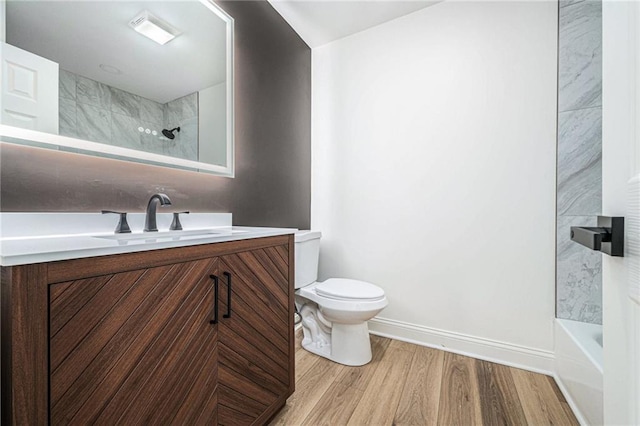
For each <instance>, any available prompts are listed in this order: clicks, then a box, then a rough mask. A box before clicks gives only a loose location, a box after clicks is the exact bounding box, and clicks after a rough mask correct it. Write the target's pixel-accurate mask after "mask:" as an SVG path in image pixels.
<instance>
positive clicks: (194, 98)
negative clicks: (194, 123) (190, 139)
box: [181, 92, 198, 118]
mask: <svg viewBox="0 0 640 426" xmlns="http://www.w3.org/2000/svg"><path fill="white" fill-rule="evenodd" d="M181 101H182V117H183V118H193V117H197V116H198V93H195V92H194V93H192V94H190V95H187V96H184V97H182V98H181Z"/></svg>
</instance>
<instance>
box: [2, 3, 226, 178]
mask: <svg viewBox="0 0 640 426" xmlns="http://www.w3.org/2000/svg"><path fill="white" fill-rule="evenodd" d="M230 29H232V20H231V18H229V17H228V16H227V15H226V14H224V12H222V11H221V10H220V9H219V8H218V7H217V6H215V5H214V4H212V3H209V2H208V1H206V0H203V1H198V0H182V1H52V0H44V1H32V0H8V1H7V2H6V39H5V41H6V43H3V44H2V65H3V75H6V78H7V79H8V80H7V81H8V83H9V84H7V85H5V84H3V86H4V88H3V90H2V104H1V105H2V124H4V125H8V126H12V127H17V128H22V129H30V130H36V131H38V132H44V133H48V134H53V135H59V136H65V137H68V138H74V139H81V140H85V141H89V142H97V143H99V144H104V145H107V146H109V147H115V148H125V150H118V149H111V148H109V149H101V148H99V149H98V150H97V151H99V152H95V150H93V149H91V146H93V147H95V146H96V145H95V144H87V145H86V146H76V145H78V142H77V141H76V142H74V143H62V144H58V146H62V147H65V146H66V147H67V149H72V150H77V151H80V152H85V153H86V152H87V151H89V152H93V153H94V154H98V155H107V156H116V157H119V158H122V157H127V155H123V154H122V153H130V154H131V153H133V152H134V151H129V150H135V152H140V154H139V155H138V154H135V153H134V154H132V155H131V158H132V159H134V160H135V161H140V160H143V161H144V159H147V160H148V161H147V162H151V163H160V164H162V163H163V161H162V158H163V157H162V156H166V157H171V158H172V159H175V161H173V160H171V159H169V158H167V163H175V165H176V166H178V167H180V166H183V167H186V168H196V169H200V168H203V169H206V167H196V165H195V163H206V164H209V165H213V166H220V167H218V168H217V169H216V168H215V167H213V168H209V171H215V170H218V169H219V171H223V169H226V170H227V171H229V170H231V173H227V174H232V160H233V153H232V145H231V142H232V138H233V134H232V133H233V126H232V123H233V119H232V109H231V108H230V106H231V105H232V93H231V92H232V89H231V88H232V85H231V71H232V68H231V64H230V61H231V58H232V54H231V47H232V44H231V40H230V38H231V35H232V32H231V31H230ZM36 92H37V93H36ZM44 139H46V138H44ZM60 140H67V139H64V138H60ZM40 142H42V140H41V141H40ZM45 144H46V143H45ZM80 145H82V144H80ZM70 146H72V147H75V148H69V147H70ZM144 153H146V154H151V155H144ZM135 157H140V158H135ZM158 159H160V160H158ZM185 160H186V161H185ZM223 174H224V171H223Z"/></svg>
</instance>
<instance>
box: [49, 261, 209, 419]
mask: <svg viewBox="0 0 640 426" xmlns="http://www.w3.org/2000/svg"><path fill="white" fill-rule="evenodd" d="M217 264H218V260H217V258H214V259H204V260H198V261H193V262H186V263H179V264H174V265H168V266H160V267H154V268H149V269H143V270H137V271H131V272H122V273H117V274H112V275H105V276H99V277H94V278H88V279H82V280H76V281H71V282H65V283H60V284H54V285H51V286H50V287H49V297H50V318H49V319H50V340H49V342H50V365H49V371H50V410H51V423H52V424H67V423H74V424H94V423H97V424H110V425H111V424H127V425H133V424H172V423H174V424H189V425H192V424H212V423H216V422H217V403H218V401H217V398H218V395H217V388H216V385H217V380H218V377H217V375H218V368H217V364H218V344H217V338H218V336H217V335H218V326H217V325H212V324H210V320H211V319H212V315H213V306H214V305H213V303H214V285H213V280H212V279H211V278H210V277H209V275H210V274H215V273H216V268H217Z"/></svg>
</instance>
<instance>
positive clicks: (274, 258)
mask: <svg viewBox="0 0 640 426" xmlns="http://www.w3.org/2000/svg"><path fill="white" fill-rule="evenodd" d="M251 253H253V255H254V256H255V257H256V259H258V261H259V262H260V263H261V264H263V265H265V267H266V269H267V270H268V271H269V273H270V274H271V276H272V277H273V279H274V280H275V281H276V282H277V283H278V284H280V286H281V288H282V290H283V291H285V292H286V291H287V284H288V280H287V277H288V274H289V272H288V271H289V266H288V265H287V262H285V261H284V260H282V258H281V257H280V255H279V254H278V252H277V251H276V250H275V247H268V248H265V249H260V250H254V251H252V252H251Z"/></svg>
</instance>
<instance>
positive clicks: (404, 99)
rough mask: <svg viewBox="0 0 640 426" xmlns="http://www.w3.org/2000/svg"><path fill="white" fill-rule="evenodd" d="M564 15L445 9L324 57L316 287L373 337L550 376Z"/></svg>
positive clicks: (515, 8) (316, 106) (473, 6)
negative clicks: (362, 320) (338, 293)
mask: <svg viewBox="0 0 640 426" xmlns="http://www.w3.org/2000/svg"><path fill="white" fill-rule="evenodd" d="M556 40H557V4H556V3H554V2H528V3H525V2H496V3H487V2H468V3H467V2H443V3H439V4H437V5H435V6H432V7H429V8H426V9H423V10H421V11H418V12H415V13H413V14H410V15H407V16H405V17H402V18H399V19H397V20H394V21H391V22H388V23H386V24H383V25H380V26H377V27H374V28H372V29H369V30H366V31H364V32H361V33H358V34H355V35H353V36H350V37H347V38H344V39H341V40H337V41H335V42H333V43H330V44H328V45H325V46H322V47H319V48H316V49H314V50H313V89H312V90H313V131H312V132H313V136H312V192H311V194H312V216H311V222H312V227H313V228H316V229H319V230H321V231H322V232H323V241H322V252H321V259H320V262H321V266H320V275H321V279H325V278H328V277H332V276H334V277H336V276H341V277H348V278H356V279H362V280H368V281H371V282H373V283H376V284H378V285H380V286H381V287H383V288H384V289H385V291H386V294H387V296H388V299H389V306H388V308H386V310H385V311H383V312H382V313H381V314H380V317H382V318H384V319H388V320H389V321H383V322H378V323H372V324H371V328H372V330H378V331H383V332H385V333H387V334H394V335H396V336H399V337H403V338H406V339H414V340H418V341H422V342H423V343H426V344H432V345H446V346H447V347H448V348H449V349H451V350H457V351H462V352H467V353H472V354H474V355H476V356H480V357H484V358H491V357H493V358H496V359H499V360H501V361H503V362H506V363H511V364H519V365H524V366H526V367H528V368H533V369H538V370H550V369H551V368H552V365H551V363H550V362H551V359H552V353H551V351H552V349H553V334H552V333H553V318H554V280H555V278H554V267H555V242H554V241H555V240H554V235H555V227H554V222H555V165H556V163H555V161H556V160H555V158H556V157H555V149H556V148H555V147H556V142H555V140H556V139H555V131H556V73H557V69H556V55H557V48H556V43H557V41H556Z"/></svg>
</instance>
